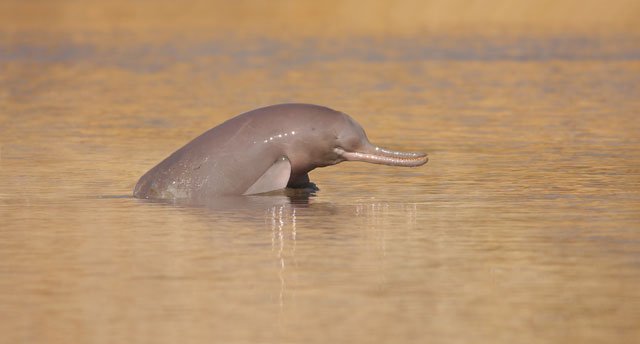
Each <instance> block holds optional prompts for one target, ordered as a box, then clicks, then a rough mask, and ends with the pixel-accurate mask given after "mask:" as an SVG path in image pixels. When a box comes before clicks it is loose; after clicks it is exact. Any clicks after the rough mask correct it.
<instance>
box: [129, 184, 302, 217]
mask: <svg viewBox="0 0 640 344" xmlns="http://www.w3.org/2000/svg"><path fill="white" fill-rule="evenodd" d="M313 195H314V193H313V191H310V190H297V189H294V190H290V189H286V190H283V191H278V192H272V193H268V194H262V195H244V196H243V195H238V196H218V197H214V198H210V199H197V200H194V199H172V200H166V199H150V200H148V201H150V202H153V203H157V204H164V205H169V206H177V207H181V206H185V207H198V208H202V209H206V210H213V211H242V212H244V211H248V212H249V213H251V212H253V213H254V214H259V213H260V212H261V211H264V210H267V209H271V208H274V207H282V206H285V207H289V208H306V207H308V206H309V204H310V199H311V197H313ZM129 197H131V196H129Z"/></svg>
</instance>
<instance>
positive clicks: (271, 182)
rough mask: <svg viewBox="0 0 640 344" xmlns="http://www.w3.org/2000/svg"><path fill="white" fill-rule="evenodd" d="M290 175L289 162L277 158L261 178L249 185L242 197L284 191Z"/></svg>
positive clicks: (283, 158)
mask: <svg viewBox="0 0 640 344" xmlns="http://www.w3.org/2000/svg"><path fill="white" fill-rule="evenodd" d="M290 175H291V162H290V161H289V159H287V157H285V156H283V157H280V158H278V160H276V161H275V162H274V163H273V165H271V166H270V167H269V168H268V169H267V170H266V171H265V172H264V173H263V174H262V175H261V176H260V178H258V180H256V182H255V183H253V185H251V186H250V187H249V188H248V189H247V191H245V192H244V194H243V195H253V194H259V193H263V192H269V191H275V190H280V189H284V188H285V187H286V186H287V183H288V182H289V176H290Z"/></svg>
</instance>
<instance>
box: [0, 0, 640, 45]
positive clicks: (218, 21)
mask: <svg viewBox="0 0 640 344" xmlns="http://www.w3.org/2000/svg"><path fill="white" fill-rule="evenodd" d="M0 6H1V7H0V9H1V10H2V11H1V14H0V20H1V21H2V23H3V24H2V27H3V31H5V32H6V31H10V32H11V31H16V30H19V31H24V30H38V29H46V30H47V32H67V33H76V34H78V33H79V32H87V31H90V32H101V33H105V32H113V31H117V30H125V31H127V32H136V33H146V34H154V33H155V34H159V33H162V34H176V35H179V34H189V35H196V36H220V35H228V34H231V33H233V34H252V35H260V36H276V37H304V36H345V35H349V36H351V35H374V36H379V35H408V34H429V33H431V34H433V33H446V34H451V33H452V32H455V33H466V34H478V33H501V34H514V33H537V34H542V33H552V32H555V33H559V34H560V33H563V34H567V33H578V32H583V33H585V32H588V33H594V34H602V33H634V34H637V33H638V32H639V30H640V28H639V26H640V24H638V13H639V11H640V5H639V4H638V2H637V1H633V0H612V1H602V0H584V1H577V0H560V1H546V0H539V1H526V0H516V1H507V0H492V1H474V0H453V1H444V0H442V1H440V0H432V1H418V0H416V1H413V0H405V1H386V0H381V1H375V2H365V1H359V0H346V1H334V0H329V1H322V2H313V1H288V0H276V1H248V0H239V1H233V2H228V1H204V0H202V1H199V0H191V1H186V2H182V3H180V4H178V3H175V2H173V1H164V0H158V1H144V0H143V1H140V0H139V1H110V2H108V3H105V2H102V1H28V2H25V1H10V0H6V1H3V2H2V4H0Z"/></svg>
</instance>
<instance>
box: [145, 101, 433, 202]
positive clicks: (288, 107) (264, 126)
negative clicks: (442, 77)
mask: <svg viewBox="0 0 640 344" xmlns="http://www.w3.org/2000/svg"><path fill="white" fill-rule="evenodd" d="M342 161H364V162H369V163H373V164H382V165H391V166H408V167H415V166H421V165H424V164H426V163H427V161H428V158H427V155H426V154H424V153H417V152H397V151H392V150H388V149H384V148H381V147H377V146H375V145H373V144H371V143H370V142H369V140H368V139H367V135H366V134H365V132H364V130H363V129H362V127H361V126H360V125H359V124H358V123H356V121H354V120H353V119H352V118H351V117H350V116H348V115H346V114H344V113H342V112H339V111H335V110H332V109H330V108H327V107H324V106H319V105H311V104H278V105H272V106H267V107H263V108H259V109H255V110H252V111H249V112H245V113H243V114H240V115H238V116H236V117H234V118H231V119H229V120H227V121H226V122H224V123H222V124H220V125H218V126H217V127H214V128H212V129H210V130H208V131H206V132H205V133H203V134H202V135H200V136H198V137H196V138H195V139H193V140H192V141H191V142H189V143H187V144H186V145H185V146H183V147H182V148H180V149H178V150H177V151H175V152H174V153H173V154H171V155H170V156H169V157H167V158H166V159H164V160H163V161H162V162H160V163H159V164H158V165H156V166H155V167H153V168H152V169H151V170H149V171H148V172H147V173H145V174H144V175H143V176H142V177H141V178H140V180H139V181H138V183H137V184H136V186H135V188H134V191H133V196H134V197H137V198H143V199H166V200H180V199H182V200H191V201H207V200H210V199H212V198H215V197H222V196H237V195H252V194H259V193H265V192H270V191H275V190H280V189H284V188H286V187H290V188H308V187H315V185H314V184H313V183H310V181H309V176H308V173H309V171H311V170H313V169H315V168H317V167H324V166H329V165H335V164H338V163H340V162H342Z"/></svg>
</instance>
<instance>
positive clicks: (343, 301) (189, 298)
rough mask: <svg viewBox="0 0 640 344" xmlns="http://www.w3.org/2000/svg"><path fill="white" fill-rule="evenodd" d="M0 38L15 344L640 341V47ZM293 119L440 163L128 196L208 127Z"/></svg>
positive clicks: (571, 40) (3, 289)
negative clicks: (302, 183)
mask: <svg viewBox="0 0 640 344" xmlns="http://www.w3.org/2000/svg"><path fill="white" fill-rule="evenodd" d="M3 35H4V37H5V38H7V39H5V40H2V41H1V42H2V43H0V70H1V72H0V221H1V222H0V223H1V225H0V309H2V311H1V314H2V319H3V320H2V321H1V322H0V332H1V333H3V339H2V341H3V342H5V341H6V342H7V343H37V342H48V343H68V342H93V343H114V342H122V343H126V342H153V343H175V342H189V343H200V342H202V343H204V342H208V343H209V342H222V343H261V342H298V343H331V342H335V343H342V342H361V343H372V342H395V343H410V342H416V343H417V342H420V343H424V342H432V343H468V342H475V343H484V342H486V343H513V342H558V343H561V342H562V343H567V342H581V343H588V342H602V343H604V342H607V343H614V342H615V343H623V342H627V343H630V342H633V341H636V340H638V338H640V330H639V327H638V323H640V289H639V288H638V285H640V233H639V232H638V229H639V228H640V121H638V115H639V113H638V110H639V109H640V98H639V97H638V95H639V94H640V45H638V40H637V39H635V38H634V37H632V36H625V35H609V36H606V37H601V36H590V35H581V34H554V35H537V36H526V35H523V36H517V35H516V36H504V37H501V36H491V35H480V34H478V35H475V36H474V35H460V36H457V35H447V34H437V35H417V34H415V35H396V36H393V35H391V36H386V37H379V36H367V35H352V36H346V37H341V38H323V37H316V38H314V37H307V38H297V39H283V38H278V37H268V35H264V36H242V37H233V38H222V37H218V36H215V37H214V36H211V37H204V38H194V39H185V37H179V36H171V35H168V36H163V37H160V38H157V37H156V39H154V40H147V39H145V38H144V37H138V36H136V35H135V34H133V33H127V32H126V31H124V32H122V31H118V32H112V33H91V32H88V33H83V34H81V35H75V36H74V35H67V34H60V33H57V32H49V33H47V32H46V31H44V30H43V31H36V32H28V30H23V31H21V30H18V31H17V32H12V33H10V34H8V33H6V32H5V33H4V34H3ZM291 101H295V102H310V103H317V104H322V105H326V106H330V107H333V108H335V109H338V110H341V111H344V112H346V113H349V114H350V115H352V116H353V117H354V118H355V119H356V120H357V121H359V122H360V123H361V124H362V125H363V127H364V128H365V129H366V131H367V133H368V136H369V138H370V139H371V140H372V142H374V143H376V144H379V145H381V146H385V147H389V148H393V149H399V150H423V151H426V152H428V153H429V156H430V161H429V163H428V164H427V165H425V166H423V167H420V168H415V169H402V168H392V167H386V166H378V165H367V164H359V163H344V164H341V165H338V166H334V167H329V168H324V169H319V170H317V171H314V172H312V174H311V178H312V180H313V181H314V182H316V183H317V185H318V186H319V187H320V189H321V190H320V191H319V192H318V193H316V194H315V195H310V196H308V197H307V196H304V195H303V196H300V195H293V196H292V195H285V194H282V195H272V196H256V197H249V198H245V199H242V200H239V201H238V202H233V203H229V204H225V205H222V206H211V207H188V206H183V205H180V204H166V203H157V202H148V201H142V200H137V199H133V198H131V197H130V196H129V195H130V194H131V191H132V188H133V186H134V184H135V182H136V181H137V179H138V178H139V177H140V176H141V175H142V174H143V173H144V172H146V171H147V170H148V169H149V168H151V167H152V166H153V165H155V164H156V163H157V162H159V161H160V160H161V159H163V158H164V157H166V156H167V155H168V154H170V153H171V152H173V151H174V150H175V149H177V148H179V147H180V146H182V145H183V144H185V143H186V142H188V141H189V140H190V139H192V138H193V137H195V136H197V135H199V134H200V133H202V132H203V131H205V130H207V129H209V128H210V127H212V126H214V125H217V124H219V123H220V122H222V121H224V120H226V119H228V118H230V117H231V116H233V115H235V114H238V113H241V112H244V111H247V110H250V109H253V108H256V107H259V106H264V105H268V104H274V103H280V102H291Z"/></svg>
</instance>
